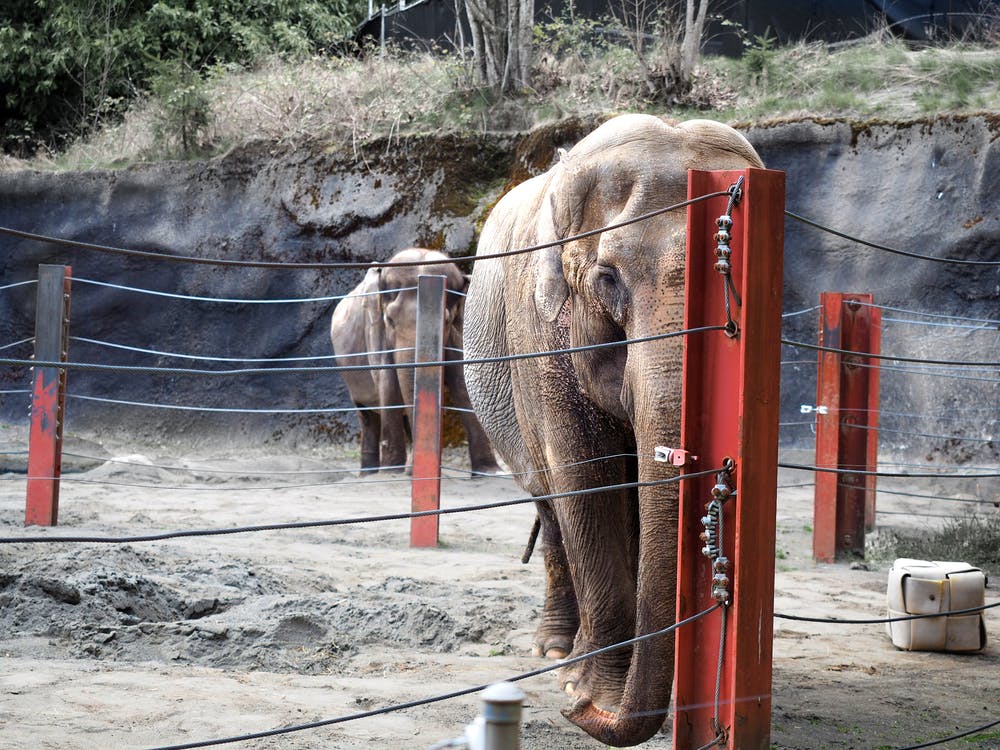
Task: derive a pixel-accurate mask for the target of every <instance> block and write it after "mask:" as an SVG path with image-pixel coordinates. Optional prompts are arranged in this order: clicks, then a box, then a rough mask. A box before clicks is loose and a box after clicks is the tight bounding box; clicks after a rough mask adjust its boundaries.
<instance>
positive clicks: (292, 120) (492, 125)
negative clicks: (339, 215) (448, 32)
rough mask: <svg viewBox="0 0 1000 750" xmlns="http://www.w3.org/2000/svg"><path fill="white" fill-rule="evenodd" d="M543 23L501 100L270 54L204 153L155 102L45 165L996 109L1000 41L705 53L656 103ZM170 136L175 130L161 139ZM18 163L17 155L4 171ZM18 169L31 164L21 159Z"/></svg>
mask: <svg viewBox="0 0 1000 750" xmlns="http://www.w3.org/2000/svg"><path fill="white" fill-rule="evenodd" d="M579 24H580V22H576V25H575V26H574V25H566V24H560V23H555V24H552V25H549V26H546V27H545V28H543V29H540V30H539V33H540V34H547V35H548V41H547V42H546V43H545V44H540V45H538V49H537V54H536V61H535V62H536V65H535V81H536V85H535V88H533V89H531V90H526V91H522V92H520V93H519V94H518V95H517V96H515V97H507V98H501V99H497V98H495V97H492V96H490V95H489V94H488V93H487V92H485V91H483V90H481V89H478V88H477V87H476V86H475V85H474V83H473V75H472V68H471V64H470V62H469V61H468V60H467V59H463V58H462V57H460V56H459V55H456V54H435V53H430V52H407V51H402V50H394V49H390V50H386V51H384V52H383V53H379V52H377V51H374V52H372V53H371V54H369V55H366V56H362V57H348V58H313V59H310V60H307V61H304V62H298V63H289V62H285V61H281V60H278V59H273V60H269V61H267V62H265V63H263V64H261V65H258V66H256V67H255V68H254V69H252V70H243V69H236V68H232V67H230V68H219V69H215V70H213V71H211V72H210V73H209V75H208V76H207V77H206V78H205V79H204V80H203V82H202V86H203V90H202V91H201V92H200V93H201V94H202V95H203V98H202V101H203V102H204V104H203V105H202V106H203V107H204V108H205V109H206V110H207V112H205V113H204V114H206V115H207V116H206V117H204V121H205V124H204V125H202V126H199V129H198V133H197V136H198V138H197V143H198V148H197V149H196V150H194V151H189V152H188V153H186V154H182V153H180V151H179V149H178V146H177V143H176V141H175V140H173V139H171V138H169V137H167V136H169V130H170V121H169V115H170V113H168V112H165V111H164V107H163V104H162V103H161V102H160V101H158V100H156V99H153V98H148V99H144V100H142V101H140V102H138V103H137V104H136V105H135V106H134V107H133V108H132V109H131V110H130V111H129V112H128V114H127V116H126V117H125V119H124V120H123V121H122V122H119V123H117V124H114V125H110V126H108V127H106V128H104V129H102V130H100V131H99V132H97V133H95V134H93V135H92V136H90V137H89V138H87V139H86V140H83V141H80V142H77V143H76V144H74V145H73V146H72V147H71V148H69V149H68V150H67V151H66V152H65V153H62V154H48V155H43V156H41V157H39V158H38V159H36V160H35V162H34V163H33V164H32V166H37V167H41V168H48V169H53V168H55V169H60V168H70V169H73V168H81V167H84V168H85V167H91V166H117V165H124V164H129V163H135V162H137V161H145V160H161V159H164V158H178V157H188V158H190V157H205V156H209V155H212V154H217V153H220V152H222V151H225V150H227V149H229V148H232V147H234V146H237V145H239V144H241V143H245V142H247V141H252V140H261V139H263V140H266V141H271V142H276V143H281V142H291V141H297V140H301V139H307V138H309V139H317V140H320V141H325V142H330V143H332V144H336V145H337V147H346V148H351V147H356V146H357V145H358V144H360V143H364V142H368V141H370V140H372V139H375V138H386V137H389V138H392V137H394V136H399V135H401V134H408V133H428V132H430V133H445V132H448V133H463V132H466V133H469V132H482V131H497V130H508V131H510V130H513V131H523V130H527V129H530V128H531V127H533V126H535V125H537V124H539V123H542V122H546V121H551V120H553V119H557V118H560V117H565V116H570V115H585V114H590V113H595V112H609V111H652V112H657V113H661V114H662V113H666V114H669V115H672V116H675V117H678V118H684V117H692V116H698V117H710V118H714V119H719V120H723V121H728V122H733V121H746V120H755V121H760V120H768V119H775V118H785V117H795V116H822V117H836V116H844V117H852V118H856V119H868V118H876V117H877V118H882V119H901V120H907V119H914V118H919V117H926V116H935V115H939V114H945V113H947V114H961V113H970V112H982V111H989V112H997V111H1000V48H998V47H996V46H993V45H953V46H949V47H914V46H910V45H907V44H905V43H904V42H902V41H899V40H896V39H892V38H887V37H884V36H879V35H875V36H872V37H869V38H868V39H866V40H864V41H861V42H857V43H853V44H850V45H842V46H840V47H839V48H837V49H831V48H829V47H827V46H825V45H822V44H805V43H803V44H797V45H793V46H788V47H776V46H773V45H772V44H770V43H769V42H768V41H767V40H761V39H758V40H757V41H756V43H755V44H754V45H753V46H752V47H751V48H750V49H749V51H748V52H747V53H746V54H745V55H744V56H743V58H741V59H738V60H736V59H729V58H705V59H703V60H702V61H701V65H700V67H699V69H698V72H697V75H696V80H695V86H694V89H693V90H692V92H691V93H690V94H689V95H687V96H686V97H684V99H683V100H680V101H678V100H676V99H675V100H671V101H668V102H663V101H655V100H652V99H650V97H649V95H648V91H647V89H646V86H645V82H644V80H643V78H642V75H641V72H640V69H639V66H638V64H637V61H636V58H635V55H634V53H633V51H632V50H631V49H630V48H628V47H627V46H624V45H620V44H613V43H610V42H608V41H607V40H598V41H593V38H592V36H591V35H588V33H587V32H588V30H587V28H585V27H584V28H579ZM165 134H166V135H165ZM13 166H19V164H15V163H13V162H10V161H8V167H13ZM20 166H23V164H22V165H20Z"/></svg>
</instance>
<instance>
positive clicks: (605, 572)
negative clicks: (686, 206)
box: [465, 115, 762, 747]
mask: <svg viewBox="0 0 1000 750" xmlns="http://www.w3.org/2000/svg"><path fill="white" fill-rule="evenodd" d="M760 166H762V164H761V161H760V158H759V157H758V156H757V154H756V153H755V152H754V150H753V148H752V146H751V145H750V144H749V143H748V142H747V141H746V139H745V138H743V136H742V135H740V134H739V133H737V132H736V131H735V130H733V129H732V128H729V127H727V126H725V125H721V124H718V123H715V122H709V121H705V120H693V121H690V122H685V123H682V124H680V125H677V126H673V125H669V124H667V123H666V122H665V121H663V120H661V119H659V118H656V117H652V116H648V115H623V116H620V117H616V118H614V119H612V120H609V121H608V122H606V123H605V124H603V125H602V126H601V127H599V128H598V129H597V130H595V131H594V132H592V133H591V134H590V135H588V136H587V137H586V138H584V139H583V140H582V141H580V143H578V144H577V145H576V146H575V147H574V148H573V149H572V150H570V151H569V152H568V153H567V154H565V155H563V157H562V158H561V159H560V161H559V162H558V163H557V164H556V165H555V166H553V167H552V168H551V169H550V170H549V171H548V172H546V173H545V174H542V175H539V176H537V177H534V178H532V179H531V180H528V181H527V182H524V183H522V184H520V185H519V186H518V187H516V188H514V189H513V190H511V191H510V192H509V193H508V194H507V195H505V196H504V197H503V199H502V200H501V201H500V202H499V203H498V204H497V205H496V207H495V208H494V209H493V211H492V212H491V213H490V215H489V217H488V219H487V221H486V224H485V225H484V227H483V231H482V235H481V238H480V242H479V249H478V253H479V254H480V255H484V254H490V253H497V252H502V251H505V250H510V249H514V248H522V247H527V246H532V245H536V244H543V243H548V242H559V241H560V240H563V239H565V238H569V237H571V236H573V235H577V234H580V233H583V232H586V231H588V230H593V229H598V228H600V227H603V226H607V225H610V224H614V223H618V222H622V221H624V220H627V219H630V218H634V217H637V216H640V215H642V214H644V213H647V212H650V211H653V210H655V209H658V208H662V207H665V206H668V205H671V204H674V203H677V202H680V201H683V200H685V198H686V189H687V170H688V169H691V168H696V169H743V168H746V167H760ZM685 231H686V230H685V212H684V211H683V210H680V211H672V212H668V213H663V214H660V215H658V216H656V217H655V218H650V219H648V220H645V221H642V222H639V223H635V224H630V225H628V226H624V227H622V228H619V229H615V230H613V231H608V232H604V233H602V234H599V235H597V236H591V237H587V238H585V239H576V240H571V241H566V242H563V243H561V244H557V245H555V246H554V247H551V248H549V249H545V250H540V251H537V252H534V253H530V254H523V255H513V256H509V257H505V258H502V259H494V260H482V261H477V263H476V269H475V274H474V275H473V280H472V284H471V286H470V288H469V295H468V298H467V300H466V309H465V321H466V323H465V351H466V357H467V358H469V359H476V358H484V357H498V356H506V355H514V354H524V353H530V352H539V351H547V350H556V349H561V348H566V347H578V346H582V345H587V344H595V343H603V342H614V341H622V340H625V339H640V338H643V337H647V336H652V335H655V334H660V333H664V332H668V331H677V330H680V329H681V328H682V327H683V312H684V293H683V286H684V254H685ZM706 252H708V249H706ZM681 352H682V343H681V339H679V338H671V339H659V340H653V341H646V342H638V343H630V344H628V345H623V346H620V347H610V348H598V349H593V350H589V351H581V352H574V353H572V354H562V355H558V356H547V357H541V358H529V359H518V360H512V361H505V362H500V363H493V364H479V365H467V366H466V382H467V384H468V387H469V392H470V396H471V398H472V403H473V405H474V406H475V409H476V413H477V414H478V415H479V418H480V420H481V421H482V423H483V425H484V426H485V427H486V430H487V432H488V433H489V435H490V437H491V438H492V440H493V446H494V448H496V450H497V452H498V453H499V454H500V456H501V457H502V458H503V459H504V461H506V462H507V464H508V465H509V466H510V468H511V470H512V471H513V472H514V475H515V476H516V477H518V478H519V482H520V483H521V485H522V487H523V488H524V489H525V490H526V491H528V492H530V493H531V494H532V495H534V496H539V495H547V494H550V493H564V492H572V491H575V490H584V489H588V488H599V487H604V486H609V485H616V484H625V483H634V482H638V483H640V485H641V484H642V483H646V482H655V481H656V480H661V479H664V478H666V477H668V476H673V475H676V473H677V470H676V469H675V468H674V467H672V466H669V465H667V464H664V463H657V462H655V461H654V453H655V448H656V446H659V445H667V446H678V445H679V436H680V399H681ZM538 512H539V516H540V518H541V521H542V540H543V549H544V554H545V567H546V574H547V575H546V578H547V583H546V599H545V607H544V610H543V613H542V618H541V622H540V623H539V625H538V628H537V630H536V633H535V641H534V650H535V652H536V653H537V654H539V655H542V654H544V655H546V656H549V657H554V658H560V657H564V656H566V655H567V654H569V655H571V656H575V655H577V654H582V653H586V652H588V651H591V650H594V649H596V648H599V647H602V646H608V645H611V644H614V643H619V642H621V641H624V640H627V639H629V638H632V637H634V636H635V635H638V634H644V633H650V632H653V631H657V630H660V629H662V628H665V627H668V626H670V625H671V624H673V622H674V620H675V599H676V580H675V579H676V569H677V559H676V558H677V519H678V492H677V485H676V483H672V484H668V485H663V484H659V485H653V486H640V488H639V489H638V490H634V489H624V490H605V491H601V492H598V493H596V494H586V495H581V496H575V497H568V498H563V499H557V500H554V501H551V502H540V503H539V504H538ZM673 669H674V638H673V636H672V635H670V636H666V637H659V638H653V639H648V640H644V641H641V642H640V643H637V644H636V645H634V646H633V647H632V648H631V649H629V648H623V649H618V650H614V651H610V652H608V653H605V654H602V655H599V656H596V657H594V658H591V659H588V660H586V661H584V662H582V663H580V664H575V665H572V666H568V667H566V668H564V669H563V671H562V673H561V682H562V685H563V687H564V689H566V690H567V692H569V693H571V694H572V695H573V696H574V698H575V700H574V703H573V705H572V707H571V708H569V709H567V710H566V711H565V712H564V714H565V715H566V716H567V717H568V718H569V719H570V720H571V721H573V722H574V723H576V724H578V725H579V726H580V727H582V728H583V729H584V730H586V731H587V732H588V733H589V734H591V735H592V736H594V737H595V738H597V739H598V740H600V741H601V742H604V743H606V744H608V745H614V746H618V747H620V746H623V745H636V744H639V743H641V742H644V741H646V740H647V739H649V738H650V737H652V736H653V735H654V734H655V733H656V732H657V730H658V729H659V728H660V727H661V725H662V724H663V722H664V719H665V717H666V715H667V710H668V705H669V703H670V693H671V684H672V681H673Z"/></svg>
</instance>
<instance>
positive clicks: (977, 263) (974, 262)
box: [785, 210, 1000, 266]
mask: <svg viewBox="0 0 1000 750" xmlns="http://www.w3.org/2000/svg"><path fill="white" fill-rule="evenodd" d="M785 216H787V217H789V218H790V219H795V220H796V221H800V222H802V223H803V224H806V225H808V226H811V227H813V228H815V229H819V230H821V231H823V232H827V233H829V234H832V235H835V236H837V237H840V238H841V239H845V240H850V241H851V242H856V243H858V244H859V245H865V246H867V247H871V248H874V249H875V250H884V251H885V252H887V253H894V254H896V255H903V256H905V257H907V258H917V259H918V260H933V261H936V262H938V263H956V264H961V265H968V266H1000V261H996V260H959V259H958V258H935V257H934V256H933V255H921V254H920V253H911V252H908V251H906V250H898V249H896V248H894V247H889V246H888V245H880V244H879V243H877V242H869V241H868V240H862V239H858V238H857V237H852V236H851V235H849V234H845V233H844V232H838V231H837V230H836V229H831V228H830V227H827V226H823V225H822V224H820V223H819V222H816V221H813V220H811V219H807V218H805V217H804V216H799V215H798V214H796V213H792V212H791V211H787V210H786V211H785Z"/></svg>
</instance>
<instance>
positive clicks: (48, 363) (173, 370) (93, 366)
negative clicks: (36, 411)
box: [0, 326, 725, 375]
mask: <svg viewBox="0 0 1000 750" xmlns="http://www.w3.org/2000/svg"><path fill="white" fill-rule="evenodd" d="M722 330H725V328H724V327H723V326H701V327H700V328H687V329H685V330H683V331H672V332H670V333H659V334H656V335H653V336H642V337H641V338H637V339H623V340H621V341H605V342H604V343H601V344H588V345H586V346H574V347H570V348H568V349H553V350H551V351H544V352H528V353H526V354H507V355H504V356H501V357H480V358H478V359H448V360H442V361H435V362H408V363H402V364H397V363H387V364H381V365H337V366H334V367H323V366H315V365H313V366H310V367H240V368H236V369H230V370H206V369H201V368H194V367H148V366H143V365H102V364H98V363H96V362H58V361H54V360H39V359H6V358H0V365H11V366H22V367H55V368H58V369H60V370H82V371H95V370H96V371H111V372H137V373H149V374H154V375H275V374H279V375H280V374H287V373H304V372H305V373H308V372H324V373H325V372H357V371H363V370H400V369H404V368H410V367H448V366H455V365H459V366H462V367H464V366H465V365H483V364H491V363H494V362H513V361H514V360H518V359H534V358H536V357H553V356H557V355H560V354H572V353H574V352H588V351H593V350H595V349H610V348H613V347H616V346H629V345H631V344H642V343H645V342H647V341H659V340H661V339H670V338H675V337H677V336H687V335H689V334H692V333H705V332H707V331H722ZM344 356H345V357H347V356H351V357H356V356H359V355H357V354H350V355H347V354H345V355H344Z"/></svg>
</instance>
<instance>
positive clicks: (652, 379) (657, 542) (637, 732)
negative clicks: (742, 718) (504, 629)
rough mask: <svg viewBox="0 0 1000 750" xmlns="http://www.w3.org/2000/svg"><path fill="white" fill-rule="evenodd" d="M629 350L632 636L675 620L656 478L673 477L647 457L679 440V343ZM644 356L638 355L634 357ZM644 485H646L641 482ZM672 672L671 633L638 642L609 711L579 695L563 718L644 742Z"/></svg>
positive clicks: (672, 525)
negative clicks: (634, 462)
mask: <svg viewBox="0 0 1000 750" xmlns="http://www.w3.org/2000/svg"><path fill="white" fill-rule="evenodd" d="M638 346H639V347H640V350H639V351H632V349H634V348H635V347H634V346H633V347H630V352H629V362H628V364H627V365H626V371H625V383H624V387H623V392H622V397H623V398H622V400H623V404H624V405H625V408H626V411H627V412H628V414H629V416H630V418H631V420H632V424H633V428H634V430H635V436H636V450H637V453H638V479H639V482H640V487H639V492H638V495H639V525H640V526H639V560H638V572H637V590H636V610H635V634H636V635H637V636H642V635H646V634H649V633H654V632H657V631H660V630H663V629H665V628H667V627H669V626H671V625H673V624H674V622H675V620H676V594H677V528H678V489H677V483H676V482H673V483H670V484H663V483H662V480H664V479H666V478H668V477H669V476H673V475H675V474H676V470H675V469H673V467H668V466H667V465H666V464H663V463H657V462H656V461H655V460H654V455H655V449H656V447H657V446H660V445H667V446H677V445H678V441H679V439H680V420H679V416H678V415H679V412H680V409H679V404H680V360H681V352H680V345H679V344H678V345H671V344H669V343H668V342H657V343H655V344H640V345H638ZM642 355H645V356H642ZM646 483H650V484H648V485H647V484H646ZM673 677H674V634H673V633H672V632H671V633H667V634H664V635H659V636H656V637H653V638H647V639H645V640H642V641H639V642H638V643H636V644H635V645H634V646H633V649H632V659H631V662H630V664H629V669H628V674H627V676H626V680H625V687H624V690H623V692H622V699H621V702H620V704H619V709H618V711H617V712H611V711H607V710H603V709H601V708H599V707H597V706H595V705H594V704H593V703H591V702H589V701H588V700H587V699H585V698H584V699H582V700H580V701H578V703H577V704H576V705H574V706H573V707H572V708H571V709H570V710H569V711H568V712H566V714H565V715H566V717H567V718H568V719H570V721H572V722H573V723H575V724H577V725H578V726H579V727H580V728H582V729H583V730H584V731H586V732H587V733H588V734H590V735H591V736H593V737H594V738H596V739H598V740H600V741H601V742H603V743H605V744H606V745H612V746H616V747H623V746H631V745H637V744H639V743H642V742H645V741H646V740H648V739H649V738H650V737H652V736H653V735H654V734H656V732H657V731H658V730H659V729H660V727H661V726H662V725H663V722H664V721H665V719H666V717H667V713H668V709H669V705H670V695H671V691H672V688H673Z"/></svg>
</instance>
